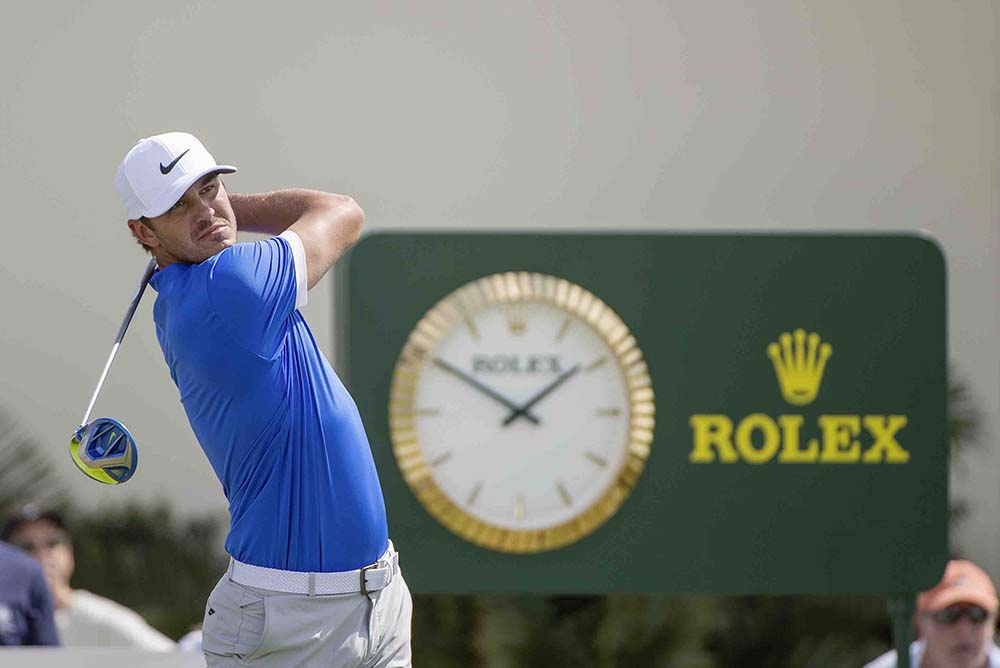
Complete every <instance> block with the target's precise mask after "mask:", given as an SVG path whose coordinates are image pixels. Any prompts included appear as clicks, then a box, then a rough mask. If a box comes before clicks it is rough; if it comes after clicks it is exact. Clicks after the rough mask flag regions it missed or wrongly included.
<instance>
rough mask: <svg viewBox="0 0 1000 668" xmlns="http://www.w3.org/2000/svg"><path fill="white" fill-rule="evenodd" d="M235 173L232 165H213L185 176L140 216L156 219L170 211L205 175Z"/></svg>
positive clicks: (175, 182)
mask: <svg viewBox="0 0 1000 668" xmlns="http://www.w3.org/2000/svg"><path fill="white" fill-rule="evenodd" d="M235 171H237V169H236V167H234V166H232V165H214V166H212V167H209V168H208V169H205V170H203V171H201V172H195V173H194V174H185V175H184V177H182V178H180V179H177V180H176V181H174V182H173V183H172V184H171V185H170V187H169V188H168V189H167V190H166V191H164V193H163V194H162V195H161V196H160V198H159V201H157V202H156V204H155V205H153V206H150V207H148V208H147V209H146V210H145V211H144V212H143V213H142V215H143V216H145V217H146V218H156V217H157V216H162V215H163V214H165V213H166V212H167V211H169V210H170V207H172V206H173V205H174V204H176V203H177V201H178V200H179V199H180V198H181V197H182V196H183V195H184V193H185V192H187V189H188V188H190V187H191V185H192V184H194V183H195V182H197V181H198V179H201V178H203V177H204V176H205V175H206V174H232V173H233V172H235Z"/></svg>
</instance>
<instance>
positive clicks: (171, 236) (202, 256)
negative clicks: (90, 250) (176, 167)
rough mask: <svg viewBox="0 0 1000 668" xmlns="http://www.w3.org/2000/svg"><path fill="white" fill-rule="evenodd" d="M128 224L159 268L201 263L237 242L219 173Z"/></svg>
mask: <svg viewBox="0 0 1000 668" xmlns="http://www.w3.org/2000/svg"><path fill="white" fill-rule="evenodd" d="M128 224H129V227H130V228H131V229H132V233H133V234H134V235H135V236H136V237H137V238H138V239H139V240H140V241H141V242H143V243H144V244H146V245H147V246H149V247H151V248H152V249H153V253H154V254H155V255H156V258H157V259H158V260H159V263H160V266H161V267H165V266H167V265H168V264H173V263H174V262H181V263H183V264H197V263H199V262H204V261H205V260H207V259H208V258H210V257H212V256H213V255H215V254H216V253H218V252H219V251H221V250H222V249H224V248H227V247H228V246H232V245H233V244H235V243H236V216H235V215H234V214H233V207H232V205H231V204H230V203H229V196H228V195H227V194H226V189H225V187H224V186H223V185H222V181H221V180H219V175H218V174H209V175H207V176H204V177H202V178H201V179H199V180H198V181H196V182H195V183H194V184H193V185H192V186H191V187H190V188H188V189H187V191H185V193H184V195H183V196H182V197H181V198H180V199H179V200H178V201H177V203H176V204H174V206H173V207H172V208H171V209H169V210H168V211H167V212H166V213H164V214H163V215H161V216H157V217H156V218H148V219H147V220H146V221H145V222H143V221H138V220H130V221H129V222H128Z"/></svg>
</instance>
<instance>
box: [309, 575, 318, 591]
mask: <svg viewBox="0 0 1000 668" xmlns="http://www.w3.org/2000/svg"><path fill="white" fill-rule="evenodd" d="M315 595H316V574H315V573H310V574H309V596H315Z"/></svg>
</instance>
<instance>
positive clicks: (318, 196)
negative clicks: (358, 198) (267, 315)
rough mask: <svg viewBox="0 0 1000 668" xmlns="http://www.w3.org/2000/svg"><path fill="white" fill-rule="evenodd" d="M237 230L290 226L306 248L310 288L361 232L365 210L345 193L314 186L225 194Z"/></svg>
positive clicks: (278, 229)
mask: <svg viewBox="0 0 1000 668" xmlns="http://www.w3.org/2000/svg"><path fill="white" fill-rule="evenodd" d="M229 201H230V203H231V204H232V206H233V213H234V214H236V224H237V227H238V228H239V229H241V230H247V231H248V232H263V233H265V234H281V233H282V232H284V231H285V230H292V231H293V232H295V233H296V234H297V235H298V236H299V238H300V239H301V240H302V245H303V247H304V248H305V251H306V271H307V282H308V285H309V288H310V289H311V288H312V287H313V286H314V285H316V284H317V283H318V282H319V279H321V278H323V276H324V275H325V274H326V272H327V271H329V270H330V267H332V266H333V264H334V263H335V262H336V261H337V260H338V259H340V256H341V255H343V254H344V253H345V252H346V251H347V249H348V248H350V247H351V246H353V245H354V244H355V243H356V242H357V240H358V238H359V237H360V236H361V225H362V224H363V223H364V220H365V214H364V211H362V210H361V207H359V206H358V205H357V203H356V202H355V201H354V200H353V199H351V198H350V197H348V196H346V195H335V194H332V193H324V192H319V191H318V190H303V189H293V190H276V191H274V192H269V193H258V194H248V195H239V194H233V195H230V196H229Z"/></svg>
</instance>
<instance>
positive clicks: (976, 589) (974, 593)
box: [916, 560, 997, 668]
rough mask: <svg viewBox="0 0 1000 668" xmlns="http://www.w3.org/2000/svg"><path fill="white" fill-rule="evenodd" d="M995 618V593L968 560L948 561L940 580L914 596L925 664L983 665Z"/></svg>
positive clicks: (955, 667)
mask: <svg viewBox="0 0 1000 668" xmlns="http://www.w3.org/2000/svg"><path fill="white" fill-rule="evenodd" d="M996 619H997V592H996V589H995V588H994V587H993V582H992V581H991V580H990V577H989V576H988V575H987V574H986V572H985V571H983V569H981V568H979V567H978V566H976V565H975V564H973V563H972V562H970V561H962V560H955V561H950V562H948V566H947V567H946V568H945V571H944V577H943V578H941V582H939V583H938V584H937V585H935V586H934V588H933V589H929V590H927V591H925V592H923V593H922V594H920V596H919V597H917V618H916V623H917V631H918V633H919V634H920V637H921V638H923V639H924V641H925V642H926V648H925V650H924V657H925V658H924V663H925V664H927V665H934V666H945V667H947V668H979V667H981V666H985V665H987V664H986V661H987V653H988V652H989V649H990V644H991V642H992V640H993V633H994V630H995V628H996Z"/></svg>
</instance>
